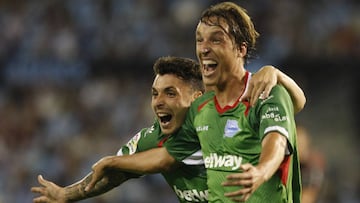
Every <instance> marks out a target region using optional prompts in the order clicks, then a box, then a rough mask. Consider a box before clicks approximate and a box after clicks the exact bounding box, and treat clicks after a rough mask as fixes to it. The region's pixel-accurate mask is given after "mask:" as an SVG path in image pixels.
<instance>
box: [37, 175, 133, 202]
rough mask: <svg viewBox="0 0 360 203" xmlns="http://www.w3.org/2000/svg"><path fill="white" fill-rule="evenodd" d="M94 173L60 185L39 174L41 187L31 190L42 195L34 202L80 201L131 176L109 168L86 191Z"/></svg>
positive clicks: (102, 191) (106, 190) (101, 192)
mask: <svg viewBox="0 0 360 203" xmlns="http://www.w3.org/2000/svg"><path fill="white" fill-rule="evenodd" d="M92 175H93V174H92V173H90V174H88V175H87V176H85V177H84V178H83V179H82V180H80V181H78V182H76V183H74V184H72V185H69V186H67V187H60V186H58V185H56V184H55V183H53V182H50V181H48V180H45V179H44V178H43V177H42V176H40V175H39V176H38V181H39V183H40V184H41V186H40V187H32V188H31V191H32V192H34V193H39V194H40V195H41V196H39V197H36V198H34V199H33V202H34V203H67V202H73V201H79V200H83V199H87V198H90V197H94V196H98V195H101V194H103V193H106V192H108V191H110V190H111V189H113V188H114V187H117V186H118V185H120V184H121V183H123V182H125V181H126V180H128V179H129V178H130V176H129V175H128V174H126V173H123V172H120V171H115V170H108V171H106V173H105V175H104V176H103V178H102V179H101V180H99V181H98V182H97V183H96V185H95V186H94V187H93V188H91V190H87V191H85V187H86V186H87V184H88V183H89V182H90V181H91V180H92Z"/></svg>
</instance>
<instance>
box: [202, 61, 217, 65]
mask: <svg viewBox="0 0 360 203" xmlns="http://www.w3.org/2000/svg"><path fill="white" fill-rule="evenodd" d="M202 63H203V64H204V65H213V64H216V61H213V60H203V61H202Z"/></svg>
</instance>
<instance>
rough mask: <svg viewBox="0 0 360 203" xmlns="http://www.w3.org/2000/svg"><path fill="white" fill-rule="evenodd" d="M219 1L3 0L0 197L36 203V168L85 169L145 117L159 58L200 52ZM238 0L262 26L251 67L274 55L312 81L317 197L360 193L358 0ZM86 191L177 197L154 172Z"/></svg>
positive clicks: (60, 175) (2, 202)
mask: <svg viewBox="0 0 360 203" xmlns="http://www.w3.org/2000/svg"><path fill="white" fill-rule="evenodd" d="M215 2H217V1H214V0H213V1H209V0H196V1H193V0H181V1H180V0H152V1H147V0H121V1H117V0H76V1H74V0H63V1H60V0H46V1H45V0H28V1H21V0H19V1H17V0H16V1H14V0H0V27H1V31H0V203H8V202H11V203H24V202H31V199H32V198H33V197H34V194H31V193H30V187H31V186H34V185H37V181H36V176H37V175H38V174H42V175H43V176H44V178H46V179H49V180H52V181H54V182H56V183H58V184H60V185H62V186H64V185H68V184H71V183H73V182H75V181H77V180H79V179H80V178H81V177H83V176H85V175H86V174H87V173H88V172H90V168H91V165H92V164H93V163H95V161H97V160H98V159H100V158H101V157H103V156H106V155H110V154H114V153H116V151H117V149H118V148H119V147H120V146H121V145H122V144H124V143H125V142H126V141H127V140H128V139H129V138H130V137H132V135H134V134H135V133H136V132H137V131H138V130H140V129H141V128H142V127H147V126H149V125H150V124H151V123H152V121H153V115H152V111H151V109H150V87H151V82H152V79H153V75H152V64H153V62H154V61H155V59H156V58H158V57H160V56H166V55H174V56H183V57H190V58H195V50H194V47H195V44H194V43H195V37H194V30H195V26H196V24H197V20H198V17H199V15H200V13H201V11H202V10H203V9H204V8H206V7H208V6H209V5H211V4H213V3H215ZM235 2H237V3H239V4H240V5H242V6H244V7H245V8H246V9H247V10H248V12H249V14H250V16H252V18H253V21H254V23H255V26H256V27H257V29H258V31H259V32H260V34H261V37H260V39H259V44H258V50H257V55H258V56H257V58H255V59H254V60H253V61H252V62H251V63H250V64H249V66H248V69H249V70H251V71H256V70H257V68H259V67H261V66H262V65H265V64H273V65H275V66H278V67H279V68H281V69H282V70H284V72H286V73H288V74H290V76H291V77H293V78H294V79H295V80H296V81H297V82H298V83H299V85H300V86H301V87H302V88H303V89H304V91H305V94H306V96H307V99H308V102H307V105H306V107H305V109H304V111H303V112H301V113H300V115H299V116H298V117H297V119H299V120H300V121H301V122H302V123H304V124H305V125H306V126H308V128H309V130H310V131H311V132H312V133H310V134H311V136H313V137H312V140H313V144H315V145H317V148H318V149H320V150H322V151H323V154H324V156H325V158H326V162H327V167H328V174H329V176H328V177H325V178H324V179H326V180H327V181H325V182H326V187H325V189H324V190H322V195H320V199H319V202H327V203H328V202H330V203H331V202H334V203H338V202H346V203H348V202H350V203H352V202H359V201H360V197H359V192H360V175H359V173H358V171H359V168H360V167H359V166H360V163H359V160H360V159H359V156H358V155H357V154H358V153H359V149H358V147H356V146H358V144H360V142H359V141H356V142H352V140H355V139H356V138H357V136H358V135H359V130H360V129H359V128H358V125H357V124H356V123H357V122H359V119H358V117H357V116H353V114H357V115H359V113H360V112H359V108H358V107H357V106H358V104H356V101H355V100H356V99H358V98H359V92H358V91H359V89H357V90H356V89H354V88H355V87H357V86H359V82H358V80H357V75H356V72H357V71H356V70H355V68H356V67H359V64H360V63H359V60H358V59H357V58H360V2H359V1H357V0H326V1H325V0H319V1H308V0H301V1H287V0H264V1H257V0H255V1H235ZM353 101H354V102H353ZM357 101H358V100H357ZM322 116H323V117H322ZM335 145H336V146H335ZM334 148H336V149H337V150H336V152H334V150H333V149H334ZM340 165H341V166H340ZM343 168H346V170H345V171H343V172H342V171H341V170H342V169H343ZM325 175H326V174H325ZM335 183H336V184H335ZM84 202H88V203H102V202H129V203H131V202H136V203H148V202H169V203H170V202H176V199H175V197H174V195H173V194H172V193H171V192H170V188H168V186H167V185H166V184H165V183H164V181H163V180H162V178H161V177H160V176H159V175H152V176H148V177H143V178H140V179H139V180H132V181H129V182H128V183H126V184H124V185H122V186H120V187H119V188H117V189H115V190H114V191H112V192H110V193H108V194H106V195H103V196H102V197H98V198H94V199H91V200H86V201H84Z"/></svg>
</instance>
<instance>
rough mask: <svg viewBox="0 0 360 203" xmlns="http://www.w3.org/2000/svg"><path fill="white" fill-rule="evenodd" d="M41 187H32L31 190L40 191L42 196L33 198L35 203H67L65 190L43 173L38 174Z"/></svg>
mask: <svg viewBox="0 0 360 203" xmlns="http://www.w3.org/2000/svg"><path fill="white" fill-rule="evenodd" d="M38 181H39V183H40V184H41V185H42V186H41V187H32V188H31V192H33V193H39V194H40V195H41V196H39V197H36V198H34V199H33V202H34V203H66V202H67V201H66V199H65V197H64V190H63V188H62V187H60V186H58V185H56V184H55V183H53V182H50V181H47V180H45V179H44V178H43V177H42V176H41V175H39V176H38Z"/></svg>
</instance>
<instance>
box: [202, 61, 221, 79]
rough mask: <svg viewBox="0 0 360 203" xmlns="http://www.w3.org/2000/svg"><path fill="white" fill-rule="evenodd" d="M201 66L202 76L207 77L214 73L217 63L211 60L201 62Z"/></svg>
mask: <svg viewBox="0 0 360 203" xmlns="http://www.w3.org/2000/svg"><path fill="white" fill-rule="evenodd" d="M202 64H203V74H204V76H209V75H211V74H212V73H213V72H215V70H216V67H217V65H218V64H217V62H216V61H213V60H203V61H202Z"/></svg>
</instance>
